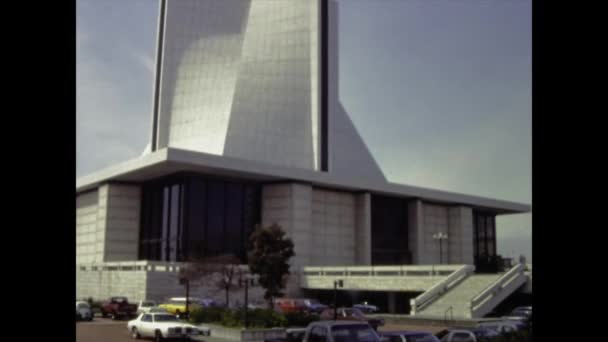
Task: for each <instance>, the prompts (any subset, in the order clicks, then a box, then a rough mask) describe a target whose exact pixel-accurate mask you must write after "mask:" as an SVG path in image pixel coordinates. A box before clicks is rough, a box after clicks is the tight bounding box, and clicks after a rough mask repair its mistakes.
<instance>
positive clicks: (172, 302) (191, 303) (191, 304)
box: [159, 297, 201, 316]
mask: <svg viewBox="0 0 608 342" xmlns="http://www.w3.org/2000/svg"><path fill="white" fill-rule="evenodd" d="M200 301H201V300H200V298H194V297H190V298H188V310H190V311H192V310H193V309H196V308H200V307H201V305H200ZM159 307H161V308H164V309H166V310H167V312H169V313H172V314H175V315H177V316H181V315H183V314H184V313H185V312H186V297H173V298H169V300H168V301H167V302H166V303H163V304H160V305H159Z"/></svg>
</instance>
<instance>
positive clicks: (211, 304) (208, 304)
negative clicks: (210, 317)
mask: <svg viewBox="0 0 608 342" xmlns="http://www.w3.org/2000/svg"><path fill="white" fill-rule="evenodd" d="M198 304H199V305H200V306H202V307H204V308H217V307H219V306H221V305H220V304H219V303H218V302H216V301H215V300H213V299H211V298H203V299H201V300H200V301H199V302H198Z"/></svg>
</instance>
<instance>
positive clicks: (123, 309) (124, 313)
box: [101, 297, 137, 319]
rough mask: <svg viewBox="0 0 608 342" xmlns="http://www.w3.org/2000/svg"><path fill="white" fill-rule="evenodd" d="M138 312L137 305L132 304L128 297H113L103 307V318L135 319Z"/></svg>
mask: <svg viewBox="0 0 608 342" xmlns="http://www.w3.org/2000/svg"><path fill="white" fill-rule="evenodd" d="M136 311H137V305H135V304H130V303H129V300H128V299H127V297H111V298H110V299H109V300H108V301H107V302H104V303H103V304H102V305H101V317H108V316H110V317H112V319H119V318H122V317H133V316H135V315H136V314H135V313H136Z"/></svg>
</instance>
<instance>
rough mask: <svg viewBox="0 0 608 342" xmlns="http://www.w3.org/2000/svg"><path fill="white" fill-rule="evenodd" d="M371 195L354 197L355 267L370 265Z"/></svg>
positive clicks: (365, 194)
mask: <svg viewBox="0 0 608 342" xmlns="http://www.w3.org/2000/svg"><path fill="white" fill-rule="evenodd" d="M371 203H372V202H371V195H370V194H369V193H364V194H360V195H357V197H356V204H355V205H356V208H357V209H356V223H355V225H356V228H355V229H356V239H355V243H356V244H355V249H356V254H355V261H356V263H357V265H361V266H363V265H371V264H372V207H371V206H372V204H371Z"/></svg>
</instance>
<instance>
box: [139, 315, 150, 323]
mask: <svg viewBox="0 0 608 342" xmlns="http://www.w3.org/2000/svg"><path fill="white" fill-rule="evenodd" d="M141 321H142V322H152V315H144V316H143V317H142V318H141Z"/></svg>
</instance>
